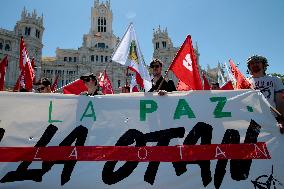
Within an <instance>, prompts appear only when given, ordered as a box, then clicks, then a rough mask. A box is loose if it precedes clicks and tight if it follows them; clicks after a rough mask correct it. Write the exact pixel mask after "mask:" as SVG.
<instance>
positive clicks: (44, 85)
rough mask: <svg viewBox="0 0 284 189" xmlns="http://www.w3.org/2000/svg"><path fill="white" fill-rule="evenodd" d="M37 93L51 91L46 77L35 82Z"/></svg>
mask: <svg viewBox="0 0 284 189" xmlns="http://www.w3.org/2000/svg"><path fill="white" fill-rule="evenodd" d="M37 85H39V87H38V88H37V90H38V92H39V93H51V82H50V81H49V79H47V78H41V80H40V82H38V83H37Z"/></svg>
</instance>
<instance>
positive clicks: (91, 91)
mask: <svg viewBox="0 0 284 189" xmlns="http://www.w3.org/2000/svg"><path fill="white" fill-rule="evenodd" d="M80 79H81V80H82V81H83V82H84V84H85V86H86V87H87V89H88V91H85V92H83V93H81V95H88V96H94V95H103V93H102V92H101V91H99V87H98V80H97V78H96V76H95V75H94V74H93V73H90V74H84V75H82V76H81V77H80Z"/></svg>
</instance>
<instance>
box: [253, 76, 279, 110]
mask: <svg viewBox="0 0 284 189" xmlns="http://www.w3.org/2000/svg"><path fill="white" fill-rule="evenodd" d="M248 81H249V82H250V84H251V85H252V86H253V88H254V89H255V90H260V92H261V93H262V94H263V95H264V96H265V98H266V99H267V101H268V102H269V103H270V104H271V105H272V106H273V107H275V99H274V96H275V93H277V92H281V91H283V90H284V85H283V83H282V81H281V79H280V78H278V77H275V76H270V75H265V76H263V77H257V78H253V77H250V78H248Z"/></svg>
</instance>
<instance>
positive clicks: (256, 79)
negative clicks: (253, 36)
mask: <svg viewBox="0 0 284 189" xmlns="http://www.w3.org/2000/svg"><path fill="white" fill-rule="evenodd" d="M268 66H269V65H268V63H267V59H266V58H265V57H263V56H259V55H253V56H251V57H249V58H248V60H247V67H248V71H249V73H250V74H251V77H249V78H248V81H249V82H250V84H251V86H252V88H254V89H255V90H260V92H261V93H262V94H263V95H264V96H265V98H266V99H267V101H268V102H269V103H270V105H271V106H272V107H273V108H276V109H277V110H278V111H279V113H280V114H282V115H277V117H276V119H277V121H278V123H280V124H282V125H281V131H282V132H283V131H284V128H283V126H284V118H283V115H284V100H283V98H282V97H281V93H282V92H283V91H284V85H283V83H282V81H281V80H280V78H278V77H275V76H270V75H266V73H265V71H266V69H267V67H268Z"/></svg>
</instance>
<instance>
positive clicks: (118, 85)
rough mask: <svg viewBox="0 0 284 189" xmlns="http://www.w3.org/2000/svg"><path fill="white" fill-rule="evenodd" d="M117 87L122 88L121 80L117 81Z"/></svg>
mask: <svg viewBox="0 0 284 189" xmlns="http://www.w3.org/2000/svg"><path fill="white" fill-rule="evenodd" d="M117 87H118V88H119V87H120V79H119V80H117Z"/></svg>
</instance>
